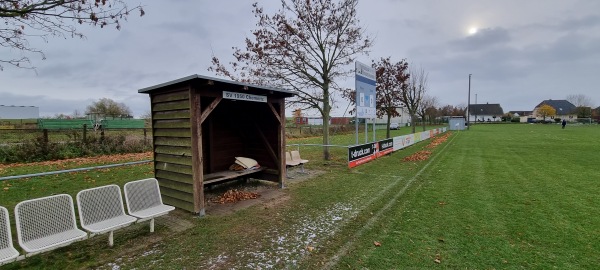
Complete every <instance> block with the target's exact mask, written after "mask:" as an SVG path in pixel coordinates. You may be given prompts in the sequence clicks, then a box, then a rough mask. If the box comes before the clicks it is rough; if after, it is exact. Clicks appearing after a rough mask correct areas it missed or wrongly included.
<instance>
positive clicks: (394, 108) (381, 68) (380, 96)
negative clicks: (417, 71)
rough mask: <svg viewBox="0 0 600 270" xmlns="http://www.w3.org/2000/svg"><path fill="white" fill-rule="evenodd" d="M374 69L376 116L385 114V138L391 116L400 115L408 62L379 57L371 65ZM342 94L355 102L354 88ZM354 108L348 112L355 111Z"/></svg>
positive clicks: (406, 83) (352, 102) (388, 130)
mask: <svg viewBox="0 0 600 270" xmlns="http://www.w3.org/2000/svg"><path fill="white" fill-rule="evenodd" d="M371 66H372V67H373V68H374V69H375V77H376V88H375V91H376V92H377V102H376V103H377V104H376V109H377V117H378V118H382V117H383V116H387V133H386V136H387V138H389V137H390V122H391V119H392V117H397V116H400V113H399V112H398V108H400V107H401V106H402V102H401V101H400V96H401V95H402V92H403V91H406V89H407V88H408V78H409V74H408V63H407V62H406V60H405V59H402V60H400V62H397V63H392V62H391V60H390V57H388V58H381V60H379V61H378V62H375V61H373V63H372V65H371ZM342 96H343V97H344V98H346V99H348V100H349V101H350V104H356V90H353V89H352V90H350V89H347V90H346V91H344V93H343V94H342ZM355 112H356V108H355V109H353V110H352V111H351V112H350V113H355Z"/></svg>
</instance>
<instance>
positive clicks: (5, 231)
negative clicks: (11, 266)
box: [0, 206, 19, 265]
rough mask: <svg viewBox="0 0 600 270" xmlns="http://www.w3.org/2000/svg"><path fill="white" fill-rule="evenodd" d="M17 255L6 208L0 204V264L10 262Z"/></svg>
mask: <svg viewBox="0 0 600 270" xmlns="http://www.w3.org/2000/svg"><path fill="white" fill-rule="evenodd" d="M17 257H19V252H18V251H17V250H16V249H15V247H14V246H13V242H12V235H11V234H10V220H9V218H8V210H6V208H4V207H2V206H0V265H3V264H5V263H9V262H12V261H13V260H16V259H17Z"/></svg>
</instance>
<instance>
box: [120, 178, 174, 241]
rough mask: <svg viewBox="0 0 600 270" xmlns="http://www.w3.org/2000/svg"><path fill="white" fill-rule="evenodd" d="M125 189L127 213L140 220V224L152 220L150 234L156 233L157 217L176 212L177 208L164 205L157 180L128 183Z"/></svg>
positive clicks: (149, 179)
mask: <svg viewBox="0 0 600 270" xmlns="http://www.w3.org/2000/svg"><path fill="white" fill-rule="evenodd" d="M123 189H124V191H125V201H126V202H127V212H128V213H129V214H130V215H132V216H134V217H137V218H139V220H138V222H142V221H146V220H150V232H154V218H155V217H158V216H162V215H166V214H168V213H169V212H171V211H173V210H175V207H173V206H170V205H165V204H163V202H162V198H161V196H160V187H159V186H158V180H156V178H147V179H142V180H136V181H132V182H128V183H126V184H125V186H124V188H123Z"/></svg>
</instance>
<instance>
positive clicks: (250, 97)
mask: <svg viewBox="0 0 600 270" xmlns="http://www.w3.org/2000/svg"><path fill="white" fill-rule="evenodd" d="M223 98H225V99H235V100H243V101H253V102H267V97H266V96H259V95H251V94H245V93H237V92H228V91H223Z"/></svg>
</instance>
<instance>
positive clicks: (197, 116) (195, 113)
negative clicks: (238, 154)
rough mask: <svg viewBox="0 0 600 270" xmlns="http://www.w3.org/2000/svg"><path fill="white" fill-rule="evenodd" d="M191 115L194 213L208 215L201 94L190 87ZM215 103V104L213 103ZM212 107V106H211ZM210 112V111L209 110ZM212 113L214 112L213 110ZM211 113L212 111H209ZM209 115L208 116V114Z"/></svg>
mask: <svg viewBox="0 0 600 270" xmlns="http://www.w3.org/2000/svg"><path fill="white" fill-rule="evenodd" d="M190 99H191V101H190V103H191V104H190V105H191V108H190V114H191V117H190V118H191V124H192V126H191V128H190V129H191V132H192V178H193V182H192V186H193V194H194V196H193V198H194V212H195V213H198V215H200V216H204V215H205V214H206V210H205V206H204V179H203V176H204V172H203V166H202V161H203V157H202V121H201V115H203V114H202V113H201V108H200V104H201V103H200V93H198V91H196V90H195V89H194V88H192V87H190ZM213 103H214V102H213ZM211 105H212V104H211ZM207 111H208V109H207ZM211 111H212V110H211ZM208 113H210V111H208ZM207 115H208V114H207Z"/></svg>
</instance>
